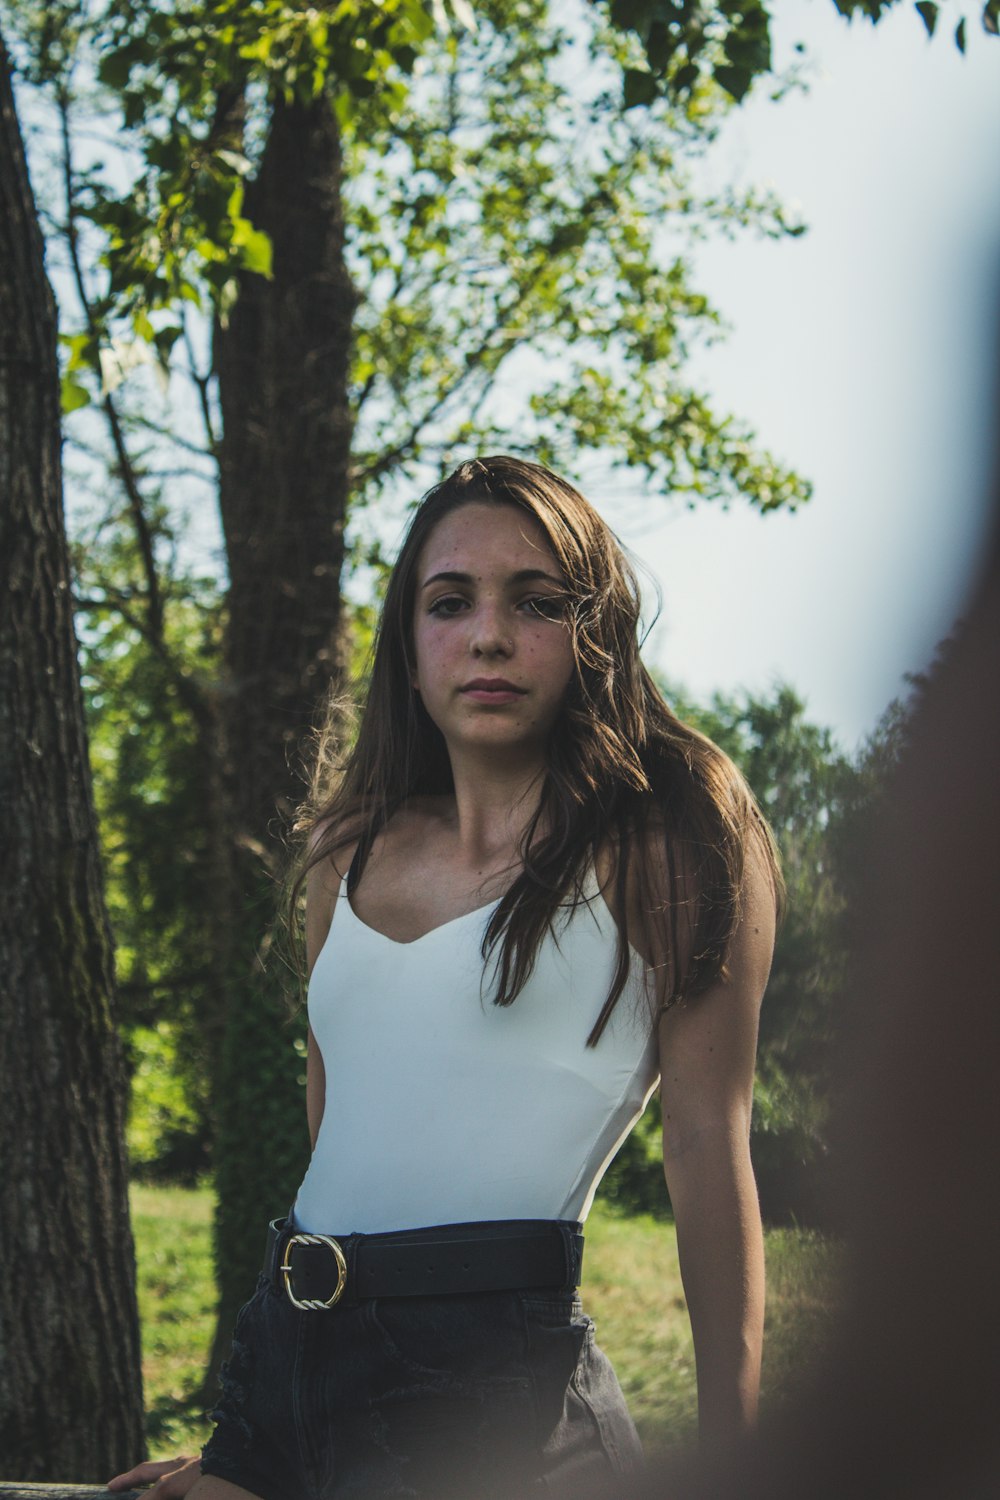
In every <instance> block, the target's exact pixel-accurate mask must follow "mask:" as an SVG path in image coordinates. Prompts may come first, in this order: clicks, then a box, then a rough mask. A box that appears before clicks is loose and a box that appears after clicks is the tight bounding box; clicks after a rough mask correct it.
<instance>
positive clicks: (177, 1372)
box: [131, 1185, 838, 1458]
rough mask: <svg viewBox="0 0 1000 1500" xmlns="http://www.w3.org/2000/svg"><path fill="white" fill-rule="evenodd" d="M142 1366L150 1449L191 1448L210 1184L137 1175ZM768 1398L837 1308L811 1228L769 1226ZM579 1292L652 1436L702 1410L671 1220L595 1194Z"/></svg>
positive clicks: (787, 1383)
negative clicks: (141, 1179)
mask: <svg viewBox="0 0 1000 1500" xmlns="http://www.w3.org/2000/svg"><path fill="white" fill-rule="evenodd" d="M131 1198H132V1224H133V1229H134V1232H135V1240H136V1253H137V1258H138V1269H139V1312H140V1315H141V1318H142V1344H143V1378H144V1381H145V1391H146V1411H147V1433H148V1438H149V1449H150V1454H151V1456H152V1457H157V1458H159V1457H172V1456H173V1455H174V1454H178V1453H195V1452H197V1451H198V1449H199V1448H200V1447H201V1445H202V1443H203V1442H204V1441H205V1438H206V1437H207V1436H208V1433H209V1431H210V1425H211V1424H210V1423H208V1422H206V1421H205V1420H204V1419H203V1418H202V1416H201V1411H200V1407H199V1403H198V1389H199V1385H200V1382H201V1378H202V1369H203V1364H204V1361H205V1359H206V1358H207V1351H208V1347H209V1343H210V1340H211V1337H212V1332H213V1328H214V1317H213V1313H214V1288H213V1285H212V1264H211V1221H212V1209H213V1201H214V1200H213V1195H212V1192H211V1189H210V1188H207V1187H206V1188H197V1189H186V1188H161V1187H144V1186H139V1185H136V1186H133V1188H132V1194H131ZM766 1253H767V1266H768V1295H767V1325H766V1336H765V1349H764V1376H763V1397H762V1399H763V1404H764V1405H765V1406H771V1407H774V1406H776V1405H780V1404H781V1403H782V1402H783V1401H784V1400H785V1399H786V1397H787V1396H788V1395H789V1394H790V1393H791V1392H792V1390H793V1389H794V1388H795V1387H796V1386H797V1385H799V1384H800V1383H801V1380H802V1378H803V1376H804V1375H805V1374H806V1373H807V1372H808V1370H809V1369H810V1368H811V1367H812V1365H813V1364H814V1363H815V1361H816V1359H817V1357H818V1355H819V1354H820V1353H821V1351H822V1349H823V1346H824V1342H825V1340H826V1338H827V1337H828V1334H829V1330H830V1327H831V1323H832V1318H833V1314H834V1311H835V1308H836V1287H837V1262H838V1256H837V1252H836V1247H835V1246H834V1245H832V1244H831V1243H830V1242H829V1241H828V1240H826V1239H824V1238H823V1237H822V1236H820V1235H817V1234H815V1233H812V1232H810V1231H807V1230H796V1229H773V1230H769V1231H768V1232H767V1235H766ZM583 1298H584V1304H585V1306H586V1308H587V1311H588V1312H589V1313H590V1314H591V1316H592V1317H593V1318H594V1319H595V1321H596V1322H597V1337H598V1341H599V1343H600V1345H601V1347H602V1348H603V1349H604V1350H605V1352H606V1353H607V1354H608V1355H609V1357H610V1358H611V1360H612V1362H613V1364H614V1366H615V1369H616V1370H617V1372H618V1378H619V1380H620V1381H621V1384H622V1388H623V1390H624V1392H625V1395H626V1398H627V1399H628V1403H629V1407H630V1409H631V1411H632V1414H633V1416H634V1417H635V1420H636V1423H637V1425H638V1427H639V1431H640V1433H641V1434H642V1437H643V1441H644V1443H645V1444H646V1446H647V1448H649V1449H650V1450H657V1449H664V1448H667V1447H671V1446H673V1445H675V1444H678V1443H683V1442H685V1441H687V1440H688V1439H689V1438H690V1437H692V1436H693V1433H694V1427H695V1419H696V1410H697V1402H696V1394H695V1378H694V1351H693V1348H692V1343H691V1330H690V1326H689V1324H688V1317H687V1310H686V1306H685V1302H684V1293H683V1288H682V1286H681V1278H680V1269H679V1266H678V1263H677V1241H676V1237H675V1235H674V1227H673V1225H672V1224H671V1223H669V1222H663V1221H661V1220H657V1219H652V1218H648V1217H637V1218H624V1217H621V1216H620V1215H618V1214H616V1213H614V1212H613V1211H611V1210H609V1209H607V1208H604V1207H602V1205H601V1204H600V1203H598V1204H597V1205H596V1206H595V1208H594V1210H593V1213H592V1214H591V1216H590V1219H589V1220H588V1224H587V1250H586V1255H585V1257H584V1284H583Z"/></svg>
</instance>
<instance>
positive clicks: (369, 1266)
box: [264, 1218, 583, 1312]
mask: <svg viewBox="0 0 1000 1500" xmlns="http://www.w3.org/2000/svg"><path fill="white" fill-rule="evenodd" d="M582 1267H583V1233H582V1230H581V1226H580V1225H579V1224H577V1223H575V1222H573V1221H571V1220H565V1219H498V1220H496V1221H495V1222H486V1223H475V1224H436V1225H434V1226H432V1227H431V1228H429V1229H404V1230H397V1231H395V1232H394V1233H392V1234H347V1235H332V1234H309V1233H306V1231H305V1230H302V1229H297V1228H296V1227H295V1226H294V1225H293V1224H292V1223H290V1221H289V1219H287V1218H286V1219H275V1220H274V1221H273V1222H272V1223H271V1224H269V1225H268V1230H267V1249H266V1252H265V1255H264V1273H265V1275H266V1276H267V1277H268V1278H269V1279H270V1281H271V1282H272V1283H273V1285H274V1286H275V1287H276V1288H277V1289H278V1290H279V1291H284V1292H286V1293H287V1295H288V1299H289V1301H290V1302H291V1303H292V1304H293V1305H294V1306H295V1307H300V1308H302V1309H303V1310H304V1311H307V1312H313V1311H320V1310H323V1309H326V1308H331V1307H335V1306H336V1305H337V1304H338V1303H342V1304H353V1303H356V1302H358V1301H359V1300H360V1299H361V1298H363V1297H426V1296H447V1295H449V1294H454V1293H461V1292H507V1291H523V1290H526V1289H527V1288H529V1287H531V1288H536V1287H537V1288H538V1289H539V1290H545V1291H551V1292H572V1291H574V1290H575V1288H576V1287H578V1286H579V1284H580V1274H581V1270H582Z"/></svg>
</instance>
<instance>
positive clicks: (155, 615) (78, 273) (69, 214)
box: [56, 84, 165, 652]
mask: <svg viewBox="0 0 1000 1500" xmlns="http://www.w3.org/2000/svg"><path fill="white" fill-rule="evenodd" d="M56 97H57V106H58V110H59V120H60V126H61V133H62V166H63V185H64V189H65V193H66V243H67V248H68V249H69V256H70V263H71V265H72V268H73V280H74V282H75V283H76V291H77V296H78V297H79V299H80V305H81V307H82V308H83V315H84V319H85V321H86V324H87V332H88V333H89V334H90V336H91V338H92V339H94V340H95V342H96V341H97V340H98V339H99V337H100V330H99V328H98V326H97V322H96V320H95V318H94V314H93V310H92V308H91V305H90V298H89V296H88V294H87V287H86V283H85V281H84V278H83V268H82V266H81V264H80V253H79V246H78V243H77V231H76V204H75V198H74V188H73V162H72V152H71V147H70V137H69V96H68V93H67V91H66V86H65V84H60V86H59V88H58V90H57V96H56ZM101 405H102V407H103V408H104V413H105V415H106V417H107V419H108V427H109V430H110V433H111V441H112V444H113V445H114V450H115V455H116V457H117V459H118V472H119V476H120V478H121V481H122V484H123V485H124V487H125V494H126V495H127V497H128V503H129V510H130V512H131V515H132V522H133V525H134V526H135V533H136V540H137V541H138V544H139V555H140V557H141V558H142V566H143V572H144V574H145V579H146V609H147V612H148V615H149V628H148V631H146V632H145V633H146V634H147V636H148V637H149V638H150V639H153V638H155V639H156V640H158V641H159V643H160V645H161V647H163V649H164V652H165V647H164V646H163V600H162V597H161V593H160V580H159V576H158V574H157V571H156V559H155V557H154V555H153V538H152V534H151V532H150V529H149V522H148V521H147V519H146V512H145V507H144V505H143V500H142V495H141V493H140V491H139V486H138V483H137V480H136V476H135V470H134V467H133V465H132V461H131V458H130V456H129V453H128V449H127V447H126V445H125V436H124V433H123V432H122V425H121V421H120V419H119V416H118V409H117V407H116V405H115V403H114V401H113V399H112V396H111V392H110V391H108V392H107V394H106V395H105V396H103V397H102V399H101Z"/></svg>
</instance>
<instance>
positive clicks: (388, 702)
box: [289, 454, 781, 1045]
mask: <svg viewBox="0 0 1000 1500" xmlns="http://www.w3.org/2000/svg"><path fill="white" fill-rule="evenodd" d="M473 502H475V503H486V504H496V505H508V506H517V507H519V508H520V509H522V510H525V511H527V512H528V513H529V514H530V515H532V516H533V517H534V518H535V520H536V521H537V522H538V524H539V525H540V526H541V528H542V531H543V532H544V534H545V537H546V539H547V541H548V544H549V546H550V547H551V549H552V552H553V554H554V556H555V558H556V559H557V561H558V563H559V565H560V568H561V570H562V573H563V577H564V580H565V593H566V601H565V616H564V618H565V622H566V625H567V627H568V628H569V631H570V635H571V640H572V644H573V654H574V658H575V662H576V670H575V674H574V676H573V678H572V679H571V682H570V686H569V689H568V691H567V695H566V699H565V701H564V703H563V706H562V709H561V711H560V716H559V719H558V720H557V723H556V725H555V727H554V729H553V732H552V735H551V738H550V741H549V744H548V750H547V764H546V769H545V774H544V779H543V782H542V787H541V796H540V800H539V804H538V807H537V810H536V811H535V813H534V815H533V817H532V818H531V820H530V822H529V823H528V826H527V828H526V830H525V832H524V835H523V838H522V843H521V848H520V850H519V854H520V856H521V858H522V860H523V870H522V872H521V874H520V875H519V876H518V877H517V878H516V879H515V881H514V883H513V885H512V886H511V887H510V889H509V890H508V891H507V893H506V894H505V895H504V897H503V898H502V900H501V901H500V902H499V904H498V906H497V908H496V910H495V911H494V913H493V915H492V917H491V919H490V922H489V924H488V926H487V929H486V933H485V935H484V938H483V958H484V962H485V961H486V960H488V959H489V958H490V956H491V955H492V954H494V953H495V954H496V958H497V967H496V975H497V983H496V987H495V990H494V993H493V999H494V1003H496V1004H497V1005H509V1004H510V1003H511V1002H512V1001H513V1000H514V999H516V997H517V995H518V994H519V992H520V991H521V989H522V988H523V986H524V984H525V982H526V980H527V978H528V976H529V974H530V973H531V969H532V966H533V964H534V960H535V955H536V953H537V951H538V947H539V944H540V943H541V941H542V939H543V937H544V935H545V933H546V931H547V930H548V929H549V928H550V927H551V926H552V924H553V923H554V920H555V917H556V914H557V912H558V911H560V910H565V908H566V906H567V904H568V905H571V906H575V905H576V904H578V903H579V902H580V901H583V900H585V899H586V898H585V897H584V895H583V883H584V879H585V877H586V874H587V871H588V870H589V867H590V865H591V863H592V862H593V861H594V859H595V858H596V857H597V854H598V851H599V850H601V849H610V850H611V851H612V856H613V860H614V890H615V900H616V906H617V910H618V912H619V914H620V915H619V933H618V942H617V953H616V964H615V970H614V975H613V978H612V982H611V988H610V990H609V992H608V996H607V999H606V1000H605V1003H604V1005H603V1007H602V1009H601V1013H600V1015H599V1016H598V1017H597V1020H596V1021H595V1023H594V1026H593V1029H592V1030H591V1033H590V1036H589V1037H588V1044H589V1045H594V1044H596V1042H597V1041H598V1039H599V1038H600V1035H601V1033H602V1031H603V1030H604V1027H605V1025H606V1024H607V1021H608V1018H609V1016H610V1015H611V1012H612V1009H613V1008H614V1005H615V1002H616V1001H617V999H618V997H619V995H620V994H621V992H622V990H623V988H624V987H625V984H626V982H627V980H628V974H629V962H630V955H629V943H630V937H631V934H630V932H629V924H628V903H627V900H626V890H627V886H628V880H629V868H630V864H631V862H632V860H633V859H635V861H636V871H635V874H636V880H637V890H638V898H639V899H638V910H639V912H640V913H641V917H640V921H641V923H642V925H643V927H644V929H645V931H646V933H647V934H648V932H649V931H650V930H651V924H652V922H653V921H654V920H655V919H659V920H660V921H663V920H664V919H665V920H666V922H667V924H668V927H667V936H668V947H667V953H668V958H667V963H668V974H667V976H666V984H665V985H664V987H663V992H664V1000H663V1003H664V1005H665V1006H666V1005H671V1004H674V1003H676V1002H677V1001H679V1000H681V999H684V998H685V997H687V996H692V995H695V994H697V993H699V992H700V991H702V990H704V989H706V988H707V987H708V986H709V985H710V984H711V983H712V982H713V980H715V979H717V978H719V977H723V976H724V975H725V972H726V970H725V961H726V955H727V951H728V948H729V944H730V941H731V938H732V935H733V932H734V930H735V927H736V924H737V922H738V920H739V913H740V893H741V889H742V885H743V879H744V865H745V859H746V853H747V849H748V845H749V844H750V843H751V841H752V842H754V843H756V845H757V846H758V848H759V849H760V850H761V852H762V854H763V857H764V860H765V864H766V867H767V868H768V869H769V871H770V873H771V876H772V879H773V883H774V888H775V894H776V898H777V897H778V896H779V893H780V889H781V878H780V873H779V870H778V862H777V855H776V851H775V848H774V842H773V839H772V837H771V834H770V830H769V829H768V827H767V824H766V822H765V820H764V817H763V815H762V814H761V812H760V809H759V808H758V806H757V804H756V802H755V801H754V798H753V796H752V794H751V792H750V789H749V788H748V786H747V784H746V782H745V781H744V779H743V777H742V776H741V775H740V773H739V771H738V770H737V768H736V767H735V766H734V765H733V763H732V761H731V760H730V759H729V758H728V756H726V755H724V754H723V752H722V751H721V750H720V749H719V748H718V747H717V746H716V745H714V744H712V742H711V741H710V740H708V739H706V738H705V736H704V735H701V734H699V733H698V732H697V731H696V730H694V729H691V728H690V727H689V726H688V725H686V724H684V723H682V722H681V720H680V719H678V718H677V716H676V715H675V714H674V713H673V712H672V711H671V710H670V708H669V707H668V705H667V704H666V702H665V701H664V699H663V696H662V694H661V693H660V692H659V690H658V688H657V687H656V684H655V683H654V682H653V680H652V678H651V677H650V675H649V673H648V672H647V671H646V668H645V667H644V666H643V664H642V661H641V660H640V656H639V615H640V596H639V586H638V582H637V579H636V576H635V573H634V571H633V569H632V567H631V566H630V564H629V562H628V560H627V558H626V556H625V553H624V551H623V548H622V546H621V544H620V543H619V542H618V540H617V538H616V537H615V535H614V533H613V532H612V531H611V529H610V528H609V527H608V526H607V524H606V523H605V522H604V521H603V520H602V519H601V517H600V516H599V515H598V514H597V512H596V511H595V510H594V508H593V506H591V505H590V504H589V502H588V501H587V500H585V499H584V497H583V496H582V495H581V494H580V493H579V491H578V490H576V489H574V487H573V486H572V485H571V484H569V483H568V482H567V481H566V480H565V479H561V478H559V476H558V475H556V474H554V473H552V471H551V470H549V469H547V468H545V467H543V466H542V465H541V464H536V463H530V462H528V461H526V460H524V459H520V458H514V457H511V456H509V455H506V454H498V455H494V456H492V457H489V458H482V459H476V460H472V461H470V462H467V463H463V464H460V465H459V467H458V468H457V469H456V470H455V471H454V473H452V474H451V475H449V476H448V478H447V479H444V480H443V481H442V482H441V483H440V484H437V485H435V486H434V487H433V488H432V489H430V490H428V492H427V493H426V495H425V496H424V497H423V499H422V500H421V502H420V504H419V506H418V507H417V509H416V511H415V512H414V515H413V517H412V520H411V522H410V525H409V527H408V529H407V532H406V536H405V538H404V541H403V545H402V548H401V550H400V553H399V557H398V559H397V561H396V564H395V567H394V568H393V570H392V573H391V575H390V578H389V583H388V588H387V591H386V596H385V602H384V604H383V607H382V613H381V618H380V620H379V624H378V628H377V631H376V635H375V640H374V645H373V649H372V657H371V667H370V671H369V674H368V684H367V693H366V694H365V696H364V706H363V709H362V711H361V717H360V723H359V725H358V733H357V738H356V740H355V742H354V745H353V747H352V748H351V749H350V750H349V751H348V752H347V754H346V757H345V759H344V761H343V764H341V765H337V764H336V756H335V753H334V754H333V755H332V754H331V749H333V748H334V747H333V744H332V742H333V741H334V740H335V737H336V734H337V728H336V727H335V726H336V714H334V715H333V717H332V719H331V722H330V724H329V725H328V728H327V731H326V733H325V734H324V735H321V737H320V744H319V748H318V755H317V765H316V771H315V773H314V776H313V783H312V787H311V791H310V795H309V797H308V798H307V800H306V802H305V803H304V804H303V807H302V809H301V810H300V817H299V820H298V822H297V824H296V829H297V831H298V832H299V833H300V834H301V835H302V836H303V852H302V853H301V854H300V856H299V862H298V867H297V869H295V870H294V871H293V878H292V880H291V882H290V893H289V913H290V914H294V912H295V910H296V905H297V900H298V896H299V893H300V890H301V887H302V883H303V881H304V880H305V878H306V875H307V874H308V872H309V870H310V869H311V868H312V867H313V866H314V865H316V864H319V863H320V862H321V861H322V860H324V859H326V858H327V857H328V856H329V855H331V854H333V853H335V852H336V851H337V850H338V849H341V848H344V847H345V846H347V845H348V844H351V843H357V846H358V852H357V857H356V861H355V869H356V873H357V875H360V873H361V871H362V870H363V869H364V865H365V862H366V860H367V858H368V855H369V854H370V852H371V848H372V845H373V843H374V841H375V838H376V837H377V835H378V833H379V831H380V830H381V829H382V828H384V827H385V825H386V823H387V822H388V821H389V819H390V818H391V817H392V815H393V813H394V812H395V811H396V809H397V808H399V807H400V806H401V805H402V804H403V803H405V802H406V801H407V799H408V798H410V797H415V796H426V795H433V794H441V793H447V792H449V791H450V790H452V777H451V766H450V762H449V759H448V753H447V748H446V745H445V741H444V737H443V735H442V734H441V732H440V731H439V730H438V728H437V726H436V725H435V724H434V723H433V721H432V720H431V719H430V717H429V715H428V713H427V711H426V709H425V708H424V706H423V704H422V702H421V700H420V697H419V694H417V693H416V692H415V691H414V689H413V687H412V685H411V669H410V662H411V660H412V620H413V607H414V595H415V589H416V568H417V561H418V559H419V557H420V553H421V550H422V548H423V545H424V543H425V542H426V540H427V538H428V537H429V535H430V533H431V532H432V531H433V529H434V527H435V526H436V525H437V524H438V522H439V521H441V520H442V519H443V518H444V517H445V516H447V515H448V514H450V512H452V511H454V510H456V509H458V507H460V506H462V505H467V504H470V503H473ZM664 876H665V879H664ZM640 941H641V936H640Z"/></svg>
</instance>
